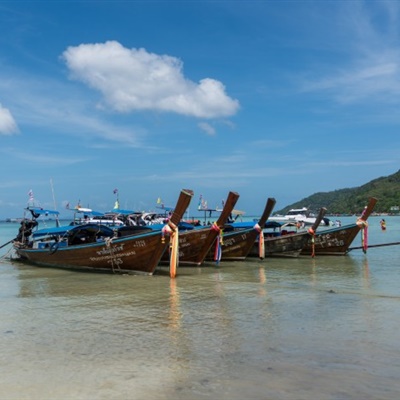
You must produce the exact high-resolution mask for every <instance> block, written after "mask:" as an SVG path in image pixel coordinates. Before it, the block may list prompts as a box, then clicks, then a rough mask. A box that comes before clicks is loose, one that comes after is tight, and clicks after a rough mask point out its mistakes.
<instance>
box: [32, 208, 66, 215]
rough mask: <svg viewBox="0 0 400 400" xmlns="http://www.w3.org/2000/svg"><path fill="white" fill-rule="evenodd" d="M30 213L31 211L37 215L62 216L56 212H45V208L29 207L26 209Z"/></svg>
mask: <svg viewBox="0 0 400 400" xmlns="http://www.w3.org/2000/svg"><path fill="white" fill-rule="evenodd" d="M26 209H27V210H28V211H30V212H31V213H32V215H33V214H36V215H38V216H39V215H58V214H60V213H59V212H58V211H55V210H45V209H43V208H40V207H27V208H26Z"/></svg>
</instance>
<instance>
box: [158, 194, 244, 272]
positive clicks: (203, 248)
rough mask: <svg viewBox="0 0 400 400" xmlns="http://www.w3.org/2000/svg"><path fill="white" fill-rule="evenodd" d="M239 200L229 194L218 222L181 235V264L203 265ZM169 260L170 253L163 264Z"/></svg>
mask: <svg viewBox="0 0 400 400" xmlns="http://www.w3.org/2000/svg"><path fill="white" fill-rule="evenodd" d="M238 199H239V194H238V193H236V192H229V194H228V197H227V199H226V202H225V205H224V208H223V210H222V212H221V215H220V216H219V218H218V220H217V221H216V222H214V223H213V224H212V225H210V226H207V227H202V228H195V229H192V230H188V231H183V232H181V233H179V241H178V243H179V264H181V265H188V266H190V265H197V266H198V265H201V264H203V262H204V260H205V258H206V256H207V253H208V252H209V250H210V248H211V246H212V244H213V243H214V242H215V240H219V239H217V237H218V236H219V234H220V233H221V230H222V227H223V226H224V225H225V222H226V220H227V219H228V217H229V214H230V213H231V212H232V210H233V207H234V206H235V204H236V202H237V200H238ZM168 260H169V252H167V253H166V254H165V255H164V256H163V258H162V262H163V263H165V262H167V261H168Z"/></svg>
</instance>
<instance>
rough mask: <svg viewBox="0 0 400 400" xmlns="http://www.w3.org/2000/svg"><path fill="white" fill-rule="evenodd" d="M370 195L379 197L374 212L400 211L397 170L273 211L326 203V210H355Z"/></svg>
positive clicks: (360, 208)
mask: <svg viewBox="0 0 400 400" xmlns="http://www.w3.org/2000/svg"><path fill="white" fill-rule="evenodd" d="M370 197H375V198H376V199H378V202H377V204H376V206H375V209H374V212H376V213H394V214H399V210H398V209H396V207H400V170H399V171H398V172H396V173H395V174H393V175H389V176H385V177H381V178H377V179H374V180H372V181H370V182H368V183H366V184H365V185H362V186H359V187H355V188H351V189H339V190H334V191H333V192H319V193H315V194H313V195H311V196H309V197H306V198H305V199H302V200H300V201H298V202H297V203H293V204H290V205H288V206H287V207H285V208H283V209H281V210H279V211H276V212H275V213H277V214H286V212H287V211H288V210H290V209H291V208H301V207H308V208H309V209H310V210H314V211H316V210H319V209H320V208H321V207H325V208H326V209H327V214H355V213H356V214H358V213H360V212H361V211H362V209H363V208H364V206H365V205H366V204H367V202H368V199H369V198H370ZM393 207H394V208H393Z"/></svg>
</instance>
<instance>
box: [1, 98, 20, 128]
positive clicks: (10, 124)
mask: <svg viewBox="0 0 400 400" xmlns="http://www.w3.org/2000/svg"><path fill="white" fill-rule="evenodd" d="M17 132H18V127H17V124H16V122H15V120H14V118H13V116H12V115H11V112H10V110H8V109H7V108H4V107H3V106H2V105H1V104H0V135H1V134H3V135H12V134H13V133H17Z"/></svg>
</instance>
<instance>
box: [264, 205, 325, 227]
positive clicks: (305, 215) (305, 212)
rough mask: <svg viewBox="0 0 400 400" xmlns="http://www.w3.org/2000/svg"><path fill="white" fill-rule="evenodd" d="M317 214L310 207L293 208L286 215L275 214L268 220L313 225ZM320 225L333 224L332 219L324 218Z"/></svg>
mask: <svg viewBox="0 0 400 400" xmlns="http://www.w3.org/2000/svg"><path fill="white" fill-rule="evenodd" d="M316 218H317V216H316V215H315V214H314V213H313V212H311V211H310V210H309V209H308V208H306V207H303V208H292V209H291V210H289V211H288V213H287V214H286V215H274V216H272V217H270V218H268V221H275V222H279V223H281V224H285V223H288V222H294V223H298V224H300V225H302V226H305V225H313V224H314V223H315V220H316ZM320 226H331V221H330V219H329V218H323V219H322V221H321V223H320Z"/></svg>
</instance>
